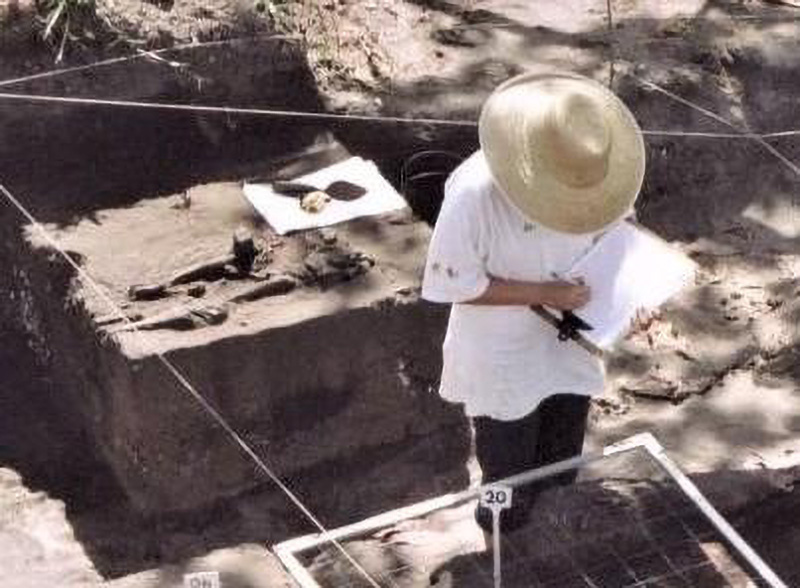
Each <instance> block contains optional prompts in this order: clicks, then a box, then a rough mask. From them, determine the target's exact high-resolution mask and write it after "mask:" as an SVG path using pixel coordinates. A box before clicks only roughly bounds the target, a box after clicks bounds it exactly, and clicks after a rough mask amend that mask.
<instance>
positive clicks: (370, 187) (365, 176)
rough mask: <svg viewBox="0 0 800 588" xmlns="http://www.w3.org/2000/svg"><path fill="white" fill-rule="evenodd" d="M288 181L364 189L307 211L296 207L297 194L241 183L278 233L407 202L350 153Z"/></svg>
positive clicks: (397, 207) (368, 163)
mask: <svg viewBox="0 0 800 588" xmlns="http://www.w3.org/2000/svg"><path fill="white" fill-rule="evenodd" d="M292 181H294V182H298V183H303V184H309V185H311V186H314V187H315V188H317V189H318V190H325V188H327V187H328V186H329V185H330V184H332V183H333V182H336V181H347V182H351V183H353V184H356V185H358V186H360V187H362V188H364V189H365V190H366V193H365V194H364V195H363V196H361V197H360V198H357V199H356V200H351V201H348V202H345V201H342V200H331V202H328V203H327V205H326V206H325V207H324V208H323V209H322V210H321V211H319V212H316V213H310V212H306V211H305V210H303V209H302V208H301V207H300V199H299V198H295V197H292V196H284V195H282V194H277V193H276V192H275V191H273V189H272V187H271V186H270V185H269V184H245V185H244V195H245V196H246V197H247V199H248V200H249V201H250V203H251V204H252V205H253V206H254V207H255V209H256V210H257V211H258V212H259V213H260V214H261V215H262V216H263V217H264V218H265V219H266V220H267V222H268V223H269V224H270V225H272V228H273V229H275V231H276V232H277V233H278V234H279V235H285V234H286V233H288V232H290V231H300V230H305V229H314V228H318V227H326V226H330V225H334V224H337V223H341V222H345V221H348V220H352V219H354V218H359V217H363V216H373V215H378V214H384V213H387V212H392V211H394V210H400V209H402V208H405V207H406V206H408V204H407V203H406V201H405V199H404V198H403V197H402V196H401V195H400V194H398V193H397V191H396V190H395V189H394V188H393V187H392V185H391V184H390V183H389V182H388V181H386V179H385V178H384V177H383V176H382V175H381V173H380V171H378V167H377V166H376V165H375V164H374V163H373V162H372V161H366V160H364V159H362V158H360V157H351V158H350V159H346V160H345V161H342V162H339V163H336V164H334V165H331V166H329V167H326V168H323V169H321V170H318V171H316V172H313V173H311V174H308V175H305V176H302V177H299V178H295V179H293V180H292Z"/></svg>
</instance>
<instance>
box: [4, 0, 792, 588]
mask: <svg viewBox="0 0 800 588" xmlns="http://www.w3.org/2000/svg"><path fill="white" fill-rule="evenodd" d="M329 4H331V7H325V6H320V7H319V10H313V11H310V12H306V13H302V14H304V15H305V18H306V22H307V23H309V25H308V26H309V27H310V28H312V29H313V30H316V31H317V32H323V33H324V32H326V31H327V35H325V34H318V35H316V36H313V35H312V39H316V42H314V43H312V44H311V45H312V46H311V49H312V54H313V57H314V60H315V63H316V64H317V69H316V74H317V77H318V79H319V80H320V82H321V83H322V87H323V88H324V90H325V91H326V97H327V100H328V103H329V105H330V106H331V107H332V108H334V109H338V110H353V111H360V112H383V113H391V114H398V113H402V114H407V115H431V116H442V117H445V118H459V119H460V118H474V116H475V113H476V111H477V109H478V108H479V105H480V103H481V102H482V100H483V97H484V96H485V95H486V93H487V92H488V91H490V89H491V88H492V87H494V85H496V83H497V82H498V81H500V80H502V79H504V78H506V77H507V76H508V75H510V74H513V73H515V72H517V71H521V70H522V69H526V68H528V67H532V66H534V65H538V64H541V63H549V64H555V65H559V66H562V67H569V68H573V69H576V70H578V71H582V72H584V73H587V74H590V75H594V76H596V77H597V78H598V79H600V80H603V81H610V73H611V71H612V68H611V63H612V62H613V63H614V67H615V69H614V72H615V78H614V80H613V83H614V84H615V85H614V87H615V89H617V91H618V92H619V93H620V94H621V95H622V96H623V97H624V98H626V99H628V100H629V103H631V104H632V107H633V108H634V109H635V110H636V113H637V116H638V117H639V119H640V121H641V123H642V126H643V127H644V128H645V129H649V130H658V129H662V130H663V129H672V130H682V131H688V130H691V131H729V130H730V129H728V128H726V127H725V126H724V125H720V124H719V123H718V122H715V121H710V120H708V118H707V117H704V116H703V115H700V114H698V113H697V112H693V111H691V110H689V109H685V108H680V107H678V105H676V104H675V103H674V102H671V101H670V100H668V99H666V98H664V96H661V95H656V94H653V93H648V92H645V91H643V90H642V88H641V87H638V86H637V85H636V84H635V83H634V82H632V81H631V78H629V77H626V75H625V74H626V72H627V73H635V74H636V75H643V76H647V77H648V79H652V80H655V81H657V82H658V83H661V84H665V85H666V86H667V87H669V88H670V89H671V90H673V91H676V92H678V93H679V94H681V95H682V96H685V97H689V98H691V99H693V100H695V101H697V102H698V103H700V104H702V105H703V106H704V107H707V108H710V109H712V110H714V111H715V112H718V113H719V114H721V115H723V116H725V117H727V118H729V119H730V120H731V121H733V122H734V123H735V124H737V125H739V126H740V127H750V128H754V129H756V130H758V131H762V132H767V131H779V130H782V129H783V128H785V127H788V126H791V124H792V123H791V121H792V120H794V119H793V117H792V113H793V112H794V110H793V109H794V108H795V106H794V103H793V101H792V98H791V96H792V95H793V92H795V91H796V89H795V84H796V80H795V78H796V73H795V72H796V66H797V60H798V57H797V56H798V55H800V52H799V51H798V48H797V42H796V39H797V33H798V31H797V21H796V19H797V16H798V13H797V12H796V11H795V12H792V9H791V8H781V7H779V6H775V5H773V4H766V3H762V2H757V1H748V2H741V3H724V2H701V1H688V0H687V1H685V2H646V1H640V2H636V1H633V0H630V1H628V0H626V1H622V0H617V1H615V2H614V3H612V5H613V8H614V12H613V15H612V28H611V30H612V31H613V32H614V34H613V35H610V34H609V28H608V20H607V18H608V15H607V14H606V13H605V10H604V8H605V7H604V6H603V5H604V4H605V3H603V2H588V1H586V2H584V1H581V2H580V3H570V4H569V7H568V9H569V12H566V10H567V4H565V3H563V2H562V3H559V2H546V3H542V2H540V3H520V2H511V1H509V2H505V1H502V0H495V1H489V0H462V1H460V2H456V1H453V2H447V1H444V0H443V1H432V2H424V1H422V0H419V1H416V0H414V1H408V2H389V1H388V0H375V1H372V2H363V3H362V2H349V1H344V2H338V3H329ZM177 5H178V3H176V6H177ZM108 6H114V5H113V4H111V3H110V4H109V5H108ZM326 6H328V5H327V4H326ZM212 9H214V10H216V9H215V8H214V7H212ZM153 10H162V9H159V8H155V9H154V8H153V7H152V5H148V7H147V8H144V9H143V11H142V14H145V15H148V14H150V13H151V12H153ZM180 10H183V8H180ZM120 22H121V21H120ZM161 22H162V21H161V20H153V23H154V24H153V27H154V28H158V27H159V26H161V24H160V23H161ZM165 26H166V25H165ZM314 27H316V29H314ZM176 30H178V31H179V28H176ZM158 34H159V33H158V32H156V33H154V35H156V36H157V35H158ZM187 34H189V36H191V33H187ZM184 36H185V32H180V31H179V34H177V38H183V37H184ZM336 64H339V65H336ZM342 64H343V65H342ZM23 65H24V64H23ZM20 67H22V69H23V70H24V69H25V68H24V67H23V66H20ZM31 67H33V66H31ZM420 134H421V135H422V134H424V132H420ZM423 138H424V137H423ZM698 141H701V139H693V138H689V137H677V138H676V137H663V136H649V137H648V143H649V150H648V155H649V157H650V171H649V175H648V179H647V182H646V185H645V190H644V193H643V198H642V201H641V206H640V210H639V216H640V219H641V220H642V221H643V222H644V223H645V224H647V225H648V226H650V227H651V228H653V229H654V230H656V231H657V232H659V233H661V234H662V235H663V236H665V237H666V238H669V239H670V240H673V241H675V243H676V246H679V247H681V248H683V249H684V250H685V251H686V252H687V253H689V254H691V255H692V256H693V257H694V258H695V259H696V261H698V263H699V264H700V266H701V268H702V271H701V273H700V275H699V278H698V282H697V285H696V287H695V288H693V289H691V290H690V291H687V292H686V293H685V294H684V295H683V296H681V297H680V298H679V299H678V300H676V301H674V302H673V303H672V304H670V305H669V306H668V307H667V308H665V309H664V312H663V314H662V315H661V316H660V317H659V318H658V319H657V320H655V321H653V322H652V323H651V324H650V325H649V326H648V328H647V329H646V330H643V331H640V332H637V333H635V334H634V336H632V337H631V338H630V339H629V340H628V341H626V342H624V343H623V344H622V345H621V346H620V349H619V350H618V353H617V354H616V356H615V358H614V359H613V361H612V362H611V365H610V370H609V373H610V376H611V378H610V386H609V391H608V394H607V396H606V397H605V399H603V400H602V401H600V402H598V404H597V406H596V409H595V411H594V414H593V424H592V434H591V438H590V440H589V444H590V446H591V447H593V448H597V447H600V446H602V445H603V444H605V443H608V442H612V441H615V440H618V439H620V438H622V437H625V436H627V435H629V434H632V433H635V432H639V431H642V430H650V431H653V432H654V433H655V434H656V435H657V436H658V437H659V439H660V440H661V441H662V442H663V443H664V445H665V446H666V447H667V448H668V450H669V451H670V453H671V455H673V456H674V457H675V459H676V460H677V461H678V462H679V463H680V464H681V465H682V466H683V467H684V468H685V469H686V470H687V471H689V472H691V473H695V474H698V475H699V476H700V478H699V479H701V480H704V482H703V484H702V487H703V489H704V490H706V491H707V492H708V493H709V495H710V496H711V497H712V498H714V500H718V501H720V502H721V503H722V504H727V505H728V506H729V507H730V508H731V512H732V516H733V518H734V521H735V522H736V524H737V525H739V526H740V528H741V529H742V530H743V532H744V534H745V536H746V537H747V538H748V539H750V540H751V541H752V542H753V544H754V545H755V546H756V548H757V550H759V551H761V552H762V554H763V555H764V557H765V558H766V559H767V560H768V561H769V562H770V563H773V565H775V566H776V568H777V569H778V570H779V572H780V573H782V574H784V575H785V577H786V579H787V581H789V583H790V584H792V583H793V582H792V580H793V581H794V583H800V574H798V570H797V567H796V562H795V559H796V558H795V556H794V554H795V553H796V551H797V549H798V548H797V547H796V546H797V545H798V544H800V538H798V527H797V524H796V522H794V521H795V520H796V517H795V516H794V515H795V513H796V512H797V508H798V504H799V503H798V490H797V480H798V476H797V470H796V466H797V465H798V464H800V441H798V437H800V421H798V416H797V415H798V414H800V394H798V386H799V385H800V372H798V370H797V367H796V365H797V360H798V359H800V341H798V333H797V331H796V324H797V318H798V316H800V308H799V306H800V298H799V297H798V293H800V289H798V286H799V285H798V282H797V277H798V275H800V272H798V266H799V265H800V262H799V261H798V256H797V253H796V251H797V245H798V242H799V241H798V238H799V237H800V218H798V215H797V209H796V207H795V204H796V200H795V198H796V197H795V194H796V193H797V187H796V181H797V180H796V178H795V177H794V176H793V174H792V173H791V172H789V171H787V170H786V168H785V167H783V166H782V164H781V163H780V162H778V161H777V160H776V159H775V158H774V157H773V156H771V155H770V154H769V153H765V152H764V151H763V150H762V148H761V147H759V146H758V145H755V144H752V143H747V144H743V143H742V142H737V143H734V142H733V141H716V142H710V141H711V140H705V142H703V143H698ZM773 144H774V145H775V147H776V148H778V149H780V150H781V151H782V152H784V153H786V154H787V156H789V157H790V158H795V159H796V158H797V153H798V146H797V144H796V141H794V140H792V139H791V138H788V139H786V138H785V139H781V140H776V141H774V142H773ZM431 145H432V146H433V147H441V146H440V145H436V144H435V143H434V142H433V141H432V142H431ZM447 147H450V146H447ZM51 418H52V417H51ZM53 422H57V420H56V419H53ZM26 459H27V460H32V459H33V457H32V456H27V457H26ZM23 461H24V460H23ZM792 468H795V469H792ZM741 470H744V471H745V472H751V473H752V476H751V477H747V476H744V477H742V476H739V477H736V476H734V477H733V478H731V477H728V476H726V475H725V472H729V471H741ZM3 472H4V474H3V477H2V478H0V479H1V480H4V481H3V482H2V483H0V512H2V513H11V514H12V515H13V516H11V517H4V518H3V519H0V520H2V521H3V523H2V527H1V528H0V541H2V546H0V553H4V554H8V555H6V556H4V557H5V559H4V560H3V563H4V564H5V565H4V566H3V567H4V569H14V570H17V572H15V573H14V576H13V578H12V580H11V583H10V585H11V586H16V585H19V586H38V585H45V584H46V583H48V582H50V580H49V579H51V578H53V577H58V578H59V585H64V586H69V585H72V586H83V585H91V584H92V583H97V582H102V581H107V580H110V582H109V584H110V585H112V586H115V587H117V588H119V587H121V586H124V587H125V588H135V587H138V586H162V585H164V586H169V585H171V584H170V582H172V583H173V584H174V583H175V582H176V581H177V579H178V576H177V575H176V574H178V572H179V571H180V570H182V569H193V568H192V566H202V565H204V564H203V563H202V557H203V556H204V555H206V554H208V553H211V552H213V551H214V549H215V548H216V547H219V545H216V544H215V541H220V534H221V535H223V536H224V535H225V534H226V533H228V531H224V530H223V531H220V529H221V528H222V527H225V525H221V524H220V523H219V520H220V519H219V513H217V514H216V515H214V516H211V515H209V516H208V519H207V520H206V521H205V522H204V523H197V524H194V525H191V524H190V525H187V524H185V523H180V522H171V523H169V524H164V525H163V526H162V527H161V528H159V529H156V530H155V531H153V530H152V529H148V527H147V524H146V523H142V522H135V523H134V522H130V521H129V520H127V519H126V515H124V514H120V511H124V507H121V506H120V505H119V503H116V502H114V501H111V502H110V504H108V505H103V506H98V505H96V504H95V505H91V506H88V507H84V508H80V509H76V508H75V507H74V506H73V507H70V508H67V509H66V514H65V510H64V507H63V506H61V503H60V502H59V498H58V497H48V496H46V495H44V494H42V493H40V492H38V491H37V490H34V489H32V487H35V486H36V485H37V481H35V480H34V481H31V482H30V483H28V482H27V481H26V480H20V479H19V477H18V476H17V475H15V474H14V473H13V472H11V471H9V470H3ZM715 473H718V475H716V474H715ZM702 476H707V477H705V478H703V477H702ZM753 479H754V480H756V481H755V482H753V481H752V480H753ZM38 483H40V482H38ZM45 486H48V485H47V484H45ZM56 494H60V495H61V496H63V497H64V499H65V500H67V502H68V503H69V502H70V501H72V500H73V499H72V498H70V496H69V493H63V492H56ZM244 504H249V506H244ZM248 509H249V510H248ZM232 510H233V511H237V512H238V514H237V515H236V516H233V515H231V514H230V513H231V512H232V511H231V510H228V511H226V510H224V509H223V511H222V516H223V517H225V516H230V518H229V519H228V525H229V539H230V538H235V537H237V534H236V533H235V532H234V531H233V530H230V529H232V527H233V526H234V522H236V523H242V521H244V520H246V519H247V516H248V513H249V514H250V515H253V513H257V512H258V500H257V499H251V500H250V502H249V503H248V502H247V501H245V502H243V503H239V504H237V505H236V507H235V508H233V509H232ZM237 517H238V518H237ZM31 520H36V521H39V520H41V521H45V522H46V523H43V525H42V526H34V525H31V524H29V523H30V521H31ZM251 520H253V519H252V518H251ZM462 520H463V517H459V518H458V521H462ZM87 521H88V524H87ZM261 522H263V521H261ZM76 524H77V527H79V528H81V529H83V530H84V531H86V529H91V528H94V529H95V530H96V531H95V533H94V535H92V534H91V533H88V535H89V536H91V540H90V539H89V537H83V538H82V537H80V536H79V537H77V538H76V537H75V533H73V532H72V531H71V528H70V527H71V526H74V525H76ZM452 524H453V525H454V527H453V529H455V528H456V527H457V525H458V524H461V522H457V521H456V522H453V523H452ZM115 527H117V529H123V531H122V533H123V534H125V535H127V537H125V539H126V540H123V541H120V540H119V537H117V538H114V537H112V535H114V534H115V531H114V528H115ZM214 528H216V529H217V533H216V534H215V532H213V531H212V530H211V529H214ZM97 529H99V531H97ZM116 532H117V533H118V532H119V531H118V530H117V531H116ZM204 534H208V535H210V536H214V541H209V542H204V541H203V540H202V539H198V537H202V536H203V535H204ZM98 537H104V539H98ZM443 537H444V535H441V534H439V535H436V536H435V537H434V538H433V539H426V541H433V542H436V541H442V540H444V539H443ZM165 538H167V539H165ZM170 541H171V542H173V543H172V544H173V545H178V544H183V545H190V546H191V548H190V549H188V550H187V549H176V552H178V553H181V556H179V557H175V556H173V558H172V559H173V560H175V559H178V560H181V561H180V562H176V561H172V562H170V564H171V565H166V563H164V564H162V561H164V560H169V559H170V557H169V554H168V553H164V554H160V555H159V556H153V555H152V554H147V553H144V552H146V551H147V549H150V548H152V546H153V544H157V543H159V542H162V543H164V546H165V547H164V552H168V551H169V549H170V545H169V543H170ZM222 541H223V542H224V539H223V540H222ZM227 543H228V545H230V544H232V543H233V544H235V543H236V542H235V541H234V540H233V539H230V540H229V541H228V542H227ZM242 543H245V542H244V541H242ZM83 544H89V545H91V546H92V549H84V548H83V547H82V545H83ZM43 545H45V546H46V545H51V546H52V547H51V548H45V547H43ZM26 546H27V547H26ZM98 546H99V548H98ZM137 549H139V550H141V553H132V552H135V551H136V550H137ZM230 549H232V550H233V551H228V552H226V553H223V555H217V559H216V560H214V559H213V556H209V557H212V562H214V563H213V565H220V566H222V565H223V564H221V563H219V562H220V561H221V559H225V558H226V557H230V558H231V559H230V561H236V562H240V563H241V562H244V563H241V565H242V566H244V567H246V568H249V567H250V566H252V568H253V569H259V570H260V569H261V568H260V566H262V565H272V564H265V562H264V560H267V561H268V558H267V557H266V556H265V557H264V560H262V558H261V552H260V551H259V549H261V548H255V547H249V546H243V547H241V546H240V547H236V546H234V547H230ZM87 551H88V552H89V554H88V555H87ZM187 553H189V554H192V553H194V554H196V555H197V556H198V557H200V558H201V560H194V559H193V558H192V557H191V556H190V555H185V556H184V554H187ZM231 554H232V555H231ZM161 555H163V556H164V557H163V558H162V557H161ZM115 560H116V561H123V562H125V563H124V564H122V565H119V566H118V567H116V568H115V567H114V565H113V563H109V562H114V561H115ZM273 564H274V562H273ZM230 565H231V566H233V567H235V566H236V565H240V564H239V563H237V564H233V563H231V564H230ZM162 566H163V567H162ZM126 574H127V575H128V577H127V578H126V577H121V578H119V577H120V576H125V575H126ZM264 574H265V575H266V576H268V577H269V578H270V581H271V582H273V583H270V584H268V585H270V586H280V585H281V584H280V582H282V581H283V580H280V579H279V578H280V574H279V572H277V569H276V568H274V567H271V568H270V571H269V572H264ZM263 577H264V576H262V575H260V574H259V576H258V578H259V579H256V580H252V582H250V583H249V584H248V583H247V582H246V581H244V580H243V583H242V585H243V586H248V585H251V586H258V585H259V584H258V582H261V581H262V578H263ZM117 578H118V579H117ZM14 582H17V583H16V584H15V583H14ZM7 583H8V581H7ZM43 583H44V584H43Z"/></svg>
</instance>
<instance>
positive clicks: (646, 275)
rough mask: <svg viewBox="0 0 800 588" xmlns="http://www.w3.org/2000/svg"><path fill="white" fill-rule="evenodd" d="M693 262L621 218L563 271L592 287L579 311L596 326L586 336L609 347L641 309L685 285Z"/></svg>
mask: <svg viewBox="0 0 800 588" xmlns="http://www.w3.org/2000/svg"><path fill="white" fill-rule="evenodd" d="M695 269H696V265H695V263H694V262H693V261H692V260H690V259H689V258H688V257H686V256H685V255H683V254H682V253H681V252H679V251H677V250H675V249H674V248H672V247H671V246H670V245H669V244H668V243H666V242H664V241H662V240H661V239H660V238H658V237H656V236H654V235H651V234H649V233H648V232H646V231H643V230H641V229H639V228H637V227H636V226H634V225H632V224H631V223H628V222H622V223H618V224H617V225H616V226H615V227H614V228H613V229H611V230H610V231H608V233H606V234H605V235H604V236H603V237H602V238H601V239H600V241H599V242H598V244H597V245H596V246H595V247H593V248H592V249H591V250H590V251H589V252H588V253H587V254H586V255H585V256H583V257H582V258H581V259H579V260H578V261H577V262H576V263H575V265H573V266H572V268H571V269H570V271H569V272H567V274H565V276H564V277H565V278H567V279H570V278H572V279H577V278H581V279H582V280H583V281H584V282H585V283H586V285H588V286H589V287H590V288H591V290H592V297H591V300H590V301H589V303H588V304H587V305H586V306H584V307H583V308H581V309H579V310H577V311H575V314H576V315H577V316H579V317H580V318H582V319H583V320H584V321H586V322H587V323H589V324H590V325H591V326H592V327H593V330H591V331H581V333H582V334H583V336H584V337H585V338H586V339H588V340H589V341H591V342H592V343H594V344H595V345H597V346H598V347H601V348H608V347H610V346H611V345H613V343H614V342H615V341H616V340H617V339H618V338H619V337H620V336H622V335H623V334H624V333H625V332H626V331H627V330H628V328H629V327H630V325H631V323H632V321H633V319H634V318H635V317H636V313H637V312H638V311H640V310H653V309H655V308H657V307H658V306H660V305H661V304H663V303H664V302H666V301H667V300H668V299H669V298H671V297H672V296H674V295H675V294H677V293H678V292H679V291H680V290H681V289H683V288H684V287H686V286H687V285H688V284H689V282H690V281H691V279H692V277H693V276H694V272H695Z"/></svg>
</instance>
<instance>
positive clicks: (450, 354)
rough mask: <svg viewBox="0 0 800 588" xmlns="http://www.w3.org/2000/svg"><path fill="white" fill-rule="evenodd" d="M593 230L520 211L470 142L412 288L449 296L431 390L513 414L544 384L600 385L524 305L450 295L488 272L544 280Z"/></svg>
mask: <svg viewBox="0 0 800 588" xmlns="http://www.w3.org/2000/svg"><path fill="white" fill-rule="evenodd" d="M595 237H596V234H589V235H570V234H565V233H558V232H555V231H552V230H549V229H547V228H545V227H543V226H541V225H539V224H537V223H533V222H531V221H529V220H527V219H526V218H525V217H524V216H523V215H522V214H521V213H520V212H519V211H518V210H517V209H516V207H514V206H513V205H512V204H511V202H510V201H509V200H508V199H507V198H505V196H504V195H503V194H502V193H501V192H500V191H499V189H498V188H497V187H496V186H495V184H494V182H493V181H492V177H491V174H490V172H489V168H488V166H487V164H486V161H485V159H484V157H483V154H482V153H481V152H480V151H479V152H477V153H475V154H474V155H472V156H471V157H470V158H469V159H467V160H466V161H465V162H464V163H462V164H461V165H460V166H459V167H458V168H457V169H456V170H455V171H454V172H453V174H452V175H451V176H450V178H449V179H448V180H447V184H446V185H445V197H444V202H443V204H442V208H441V212H440V214H439V218H438V220H437V222H436V227H435V228H434V232H433V237H432V239H431V243H430V248H429V250H428V258H427V263H426V267H425V276H424V279H423V284H422V296H423V297H424V298H425V299H427V300H430V301H433V302H444V303H452V304H453V307H452V310H451V313H450V321H449V324H448V328H447V335H446V337H445V342H444V347H443V356H444V368H443V371H442V379H441V387H440V394H441V396H442V397H443V398H444V399H446V400H449V401H451V402H458V403H463V404H464V409H465V412H466V414H467V416H489V417H492V418H495V419H500V420H514V419H518V418H522V417H523V416H525V415H527V414H529V413H530V412H531V411H533V410H534V409H535V408H536V406H537V405H538V404H539V402H541V401H542V400H543V399H544V398H546V397H547V396H549V395H551V394H557V393H571V394H586V395H595V394H599V393H602V391H603V387H604V370H603V365H602V363H601V362H600V361H599V360H598V359H597V358H595V357H593V356H592V355H590V354H589V353H587V352H586V351H585V350H583V349H582V348H580V347H579V346H578V345H576V344H575V343H574V342H570V341H559V340H558V338H557V331H556V330H555V329H554V328H553V327H552V326H550V325H548V324H547V323H545V322H544V321H543V320H542V319H541V318H539V317H538V316H537V315H535V314H534V313H533V312H532V311H531V310H530V309H529V308H528V307H525V306H488V305H469V304H460V303H462V302H466V301H469V300H472V299H475V298H477V297H478V296H480V295H481V294H482V293H483V292H484V291H485V290H486V288H487V287H488V285H489V276H490V275H491V276H494V277H497V278H504V279H509V280H524V281H532V282H544V281H549V280H552V279H554V276H556V275H561V274H562V273H564V272H566V271H567V270H569V269H570V267H571V266H572V264H573V263H574V262H575V260H576V259H578V258H579V257H580V256H581V255H582V254H584V253H585V252H586V251H587V250H588V248H589V247H591V245H592V244H593V242H594V240H595Z"/></svg>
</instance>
